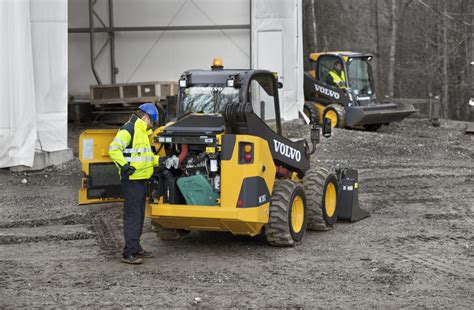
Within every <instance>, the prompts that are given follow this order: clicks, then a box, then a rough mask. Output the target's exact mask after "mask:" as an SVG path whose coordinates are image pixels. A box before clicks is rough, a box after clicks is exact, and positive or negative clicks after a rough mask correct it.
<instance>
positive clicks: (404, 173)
mask: <svg viewBox="0 0 474 310" xmlns="http://www.w3.org/2000/svg"><path fill="white" fill-rule="evenodd" d="M465 125H466V123H462V122H451V121H449V122H447V121H442V123H441V127H439V128H434V127H431V126H430V125H429V123H428V121H426V120H420V119H409V120H405V121H403V122H401V123H397V124H392V125H390V126H384V127H383V128H381V129H380V131H379V132H376V133H374V132H363V131H356V130H337V129H336V130H335V131H334V132H333V137H331V138H330V139H324V140H323V141H322V143H321V144H320V145H319V147H318V151H317V153H316V156H314V157H313V163H314V164H316V165H320V166H325V167H328V168H335V167H336V166H337V165H340V166H351V167H354V168H356V169H358V170H359V179H360V205H361V206H362V207H363V208H364V209H366V210H368V211H369V212H370V213H371V217H369V218H367V219H364V220H362V221H360V222H356V223H352V224H348V223H339V222H338V223H336V225H335V227H334V229H332V230H330V231H327V232H311V231H308V232H307V234H306V236H305V238H304V240H303V242H302V243H301V244H299V245H297V246H296V247H294V248H277V247H271V246H268V245H267V244H266V243H265V240H264V239H263V238H247V237H236V236H232V235H230V234H226V233H198V232H193V233H192V234H191V235H190V236H188V237H187V238H186V239H184V240H180V241H161V240H160V239H159V238H157V237H156V235H155V233H154V232H153V231H152V228H151V225H150V224H149V223H148V222H147V223H146V227H145V232H144V235H143V237H142V243H143V246H144V248H146V249H147V250H151V251H153V252H155V257H154V258H151V259H148V260H146V262H145V263H144V264H143V265H140V266H130V265H125V264H122V263H121V262H120V261H119V259H118V258H119V257H120V248H121V246H122V245H121V243H122V240H121V237H120V236H121V235H120V234H121V232H120V229H121V228H120V217H121V206H120V205H119V206H114V205H109V206H95V207H78V205H77V190H78V188H79V186H80V178H81V168H80V163H79V161H78V160H77V159H74V160H73V161H71V162H68V163H66V164H64V165H62V166H60V167H56V168H52V169H47V170H45V171H41V172H28V173H11V172H9V171H8V170H0V308H3V307H22V306H23V307H52V306H69V307H83V306H87V307H103V306H120V307H121V306H132V307H203V308H215V307H219V308H222V307H245V308H247V307H253V308H260V307H296V308H299V307H304V308H314V307H316V306H319V307H324V308H326V307H342V308H354V307H356V308H367V307H381V308H387V307H389V308H398V307H430V308H431V307H434V308H438V307H450V308H471V309H472V308H473V307H474V294H473V288H474V282H473V280H474V250H473V241H474V225H473V224H474V216H473V211H474V136H473V135H470V136H468V135H465V134H464V133H463V128H464V126H465ZM80 129H81V128H80V127H73V126H71V128H70V141H71V147H76V146H75V144H76V143H77V136H78V132H79V131H80ZM286 129H287V132H289V133H290V136H293V137H296V136H297V134H299V133H301V132H307V131H308V129H307V128H306V127H304V126H299V125H294V124H293V125H289V126H286ZM73 143H74V144H73ZM76 151H77V150H76ZM23 179H24V180H26V183H25V184H23V183H22V180H23ZM23 182H25V181H23Z"/></svg>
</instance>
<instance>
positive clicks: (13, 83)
mask: <svg viewBox="0 0 474 310" xmlns="http://www.w3.org/2000/svg"><path fill="white" fill-rule="evenodd" d="M0 67H1V68H2V69H1V70H0V110H1V113H0V167H10V166H17V165H26V166H32V165H33V159H34V153H35V143H36V106H35V88H34V73H33V53H32V44H31V31H30V3H29V1H27V0H20V1H14V0H8V1H0Z"/></svg>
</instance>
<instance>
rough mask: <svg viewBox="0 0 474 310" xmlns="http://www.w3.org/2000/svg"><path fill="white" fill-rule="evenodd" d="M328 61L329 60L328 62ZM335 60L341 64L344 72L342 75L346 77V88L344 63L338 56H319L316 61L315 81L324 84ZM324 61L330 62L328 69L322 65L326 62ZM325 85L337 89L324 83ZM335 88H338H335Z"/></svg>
mask: <svg viewBox="0 0 474 310" xmlns="http://www.w3.org/2000/svg"><path fill="white" fill-rule="evenodd" d="M328 59H330V60H328ZM337 59H338V60H339V61H340V62H341V63H342V69H343V70H344V74H345V76H346V85H345V86H346V87H348V78H347V68H346V62H345V61H344V59H343V58H342V57H340V56H336V55H322V56H319V58H318V60H317V61H316V79H317V80H318V81H320V82H324V83H326V78H327V77H328V75H329V71H330V70H332V68H333V67H334V62H335V61H336V60H337ZM326 61H331V66H330V67H328V66H327V65H326V64H324V62H326ZM326 84H327V85H329V86H332V87H337V86H334V85H331V84H328V83H326ZM337 88H339V87H337Z"/></svg>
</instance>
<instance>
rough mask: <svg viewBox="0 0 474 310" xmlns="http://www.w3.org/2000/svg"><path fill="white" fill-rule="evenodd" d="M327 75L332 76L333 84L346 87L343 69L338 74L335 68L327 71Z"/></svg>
mask: <svg viewBox="0 0 474 310" xmlns="http://www.w3.org/2000/svg"><path fill="white" fill-rule="evenodd" d="M329 75H330V76H331V78H332V81H333V82H334V84H336V85H337V86H339V87H346V74H345V73H344V71H341V75H339V74H338V73H337V72H336V71H335V70H331V71H329Z"/></svg>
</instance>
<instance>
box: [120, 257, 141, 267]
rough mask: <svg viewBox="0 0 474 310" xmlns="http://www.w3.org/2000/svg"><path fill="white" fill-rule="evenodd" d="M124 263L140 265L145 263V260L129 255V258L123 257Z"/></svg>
mask: <svg viewBox="0 0 474 310" xmlns="http://www.w3.org/2000/svg"><path fill="white" fill-rule="evenodd" d="M122 262H123V263H126V264H133V265H139V264H141V263H142V262H143V260H142V259H141V258H138V257H137V256H134V255H127V256H125V255H124V256H123V257H122Z"/></svg>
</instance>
